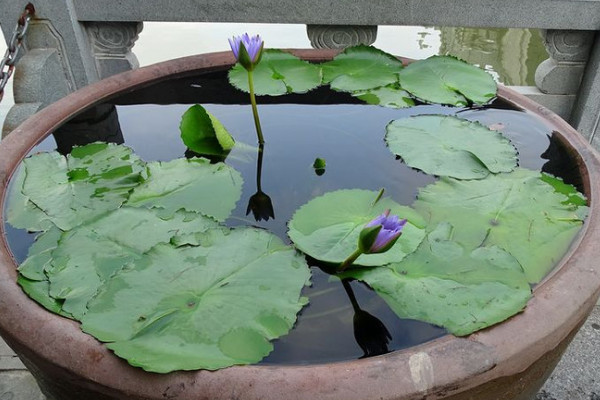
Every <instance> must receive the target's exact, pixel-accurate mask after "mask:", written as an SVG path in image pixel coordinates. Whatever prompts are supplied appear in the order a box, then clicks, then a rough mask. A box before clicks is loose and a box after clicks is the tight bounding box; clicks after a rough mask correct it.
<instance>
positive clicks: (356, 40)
mask: <svg viewBox="0 0 600 400" xmlns="http://www.w3.org/2000/svg"><path fill="white" fill-rule="evenodd" d="M306 33H307V34H308V38H309V39H310V45H311V46H312V47H313V48H315V49H344V48H346V47H349V46H356V45H358V44H366V45H371V44H373V43H374V42H375V39H377V26H349V25H307V26H306Z"/></svg>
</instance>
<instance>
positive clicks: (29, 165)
mask: <svg viewBox="0 0 600 400" xmlns="http://www.w3.org/2000/svg"><path fill="white" fill-rule="evenodd" d="M23 166H24V170H23V172H21V174H24V176H22V175H19V177H18V178H17V181H16V184H20V183H22V186H21V188H20V191H21V193H20V194H15V195H14V197H13V198H12V199H11V208H10V213H9V222H10V223H11V224H14V225H13V226H15V227H19V228H24V229H28V230H46V229H48V228H49V227H50V224H53V225H56V226H58V227H59V228H60V229H62V230H68V229H71V228H73V227H75V226H77V225H79V224H81V223H83V222H85V221H86V220H89V219H92V218H94V217H97V216H99V215H101V214H103V213H105V212H107V211H109V210H113V209H115V208H117V207H119V206H120V205H121V204H122V203H123V202H124V201H125V200H126V199H127V196H128V195H129V191H130V190H131V188H133V187H134V186H136V185H137V184H138V183H139V175H140V171H141V170H142V167H143V162H142V161H140V160H139V158H138V157H137V156H136V155H134V154H133V153H132V152H131V149H129V148H127V147H125V146H120V145H114V144H107V143H92V144H89V145H86V146H82V147H75V148H74V149H73V151H72V153H71V154H69V155H68V156H67V157H64V156H62V155H60V154H59V153H57V152H50V153H39V154H35V155H33V156H31V157H29V158H26V159H25V160H24V161H23ZM18 190H19V188H18V187H15V188H14V190H13V192H14V191H18ZM13 199H14V200H16V201H15V202H14V203H13V202H12V200H13ZM30 212H33V213H32V214H31V215H32V216H34V217H35V218H37V219H38V220H37V221H36V222H35V223H31V224H29V223H28V222H29V221H33V219H32V218H29V217H25V215H26V214H27V213H30ZM27 225H29V226H27Z"/></svg>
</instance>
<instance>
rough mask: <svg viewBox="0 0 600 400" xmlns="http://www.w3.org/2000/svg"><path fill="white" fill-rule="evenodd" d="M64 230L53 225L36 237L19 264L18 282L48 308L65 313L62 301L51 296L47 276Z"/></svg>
mask: <svg viewBox="0 0 600 400" xmlns="http://www.w3.org/2000/svg"><path fill="white" fill-rule="evenodd" d="M61 235H62V231H61V230H60V229H58V228H57V227H56V226H52V227H51V228H50V229H49V230H48V231H47V232H44V233H42V234H40V235H38V237H37V238H36V241H35V242H34V243H33V245H32V246H31V247H30V248H29V252H28V254H27V258H26V259H25V261H23V262H22V263H21V265H20V266H19V276H18V278H17V283H18V284H19V285H20V286H21V288H22V289H23V291H24V292H25V293H27V295H28V296H29V297H31V298H32V299H33V300H35V301H37V302H38V303H39V304H41V305H42V306H44V307H45V308H47V309H48V310H50V311H52V312H54V313H57V314H61V315H64V314H63V313H62V311H61V310H62V301H60V300H56V299H54V298H53V297H52V296H50V293H49V290H50V285H49V282H48V277H47V276H46V272H45V271H46V268H48V267H49V266H50V263H51V261H52V251H54V249H56V246H58V241H59V239H60V237H61Z"/></svg>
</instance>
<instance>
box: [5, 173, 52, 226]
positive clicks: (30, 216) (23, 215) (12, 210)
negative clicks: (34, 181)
mask: <svg viewBox="0 0 600 400" xmlns="http://www.w3.org/2000/svg"><path fill="white" fill-rule="evenodd" d="M25 175H26V173H25V165H24V164H21V166H20V167H19V169H18V170H17V171H16V172H15V175H14V176H13V178H12V180H11V184H10V190H9V191H8V198H7V202H6V218H7V221H8V223H10V224H11V225H12V226H13V227H15V228H19V229H27V230H28V231H30V232H43V231H47V230H48V229H50V228H52V227H53V226H55V225H54V224H53V223H52V222H51V221H50V220H48V218H47V216H46V214H44V211H42V209H41V208H39V207H38V206H36V205H35V204H34V203H33V202H31V201H30V200H29V197H27V196H25V195H24V194H23V191H22V190H23V183H24V182H25Z"/></svg>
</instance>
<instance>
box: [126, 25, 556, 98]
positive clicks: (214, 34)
mask: <svg viewBox="0 0 600 400" xmlns="http://www.w3.org/2000/svg"><path fill="white" fill-rule="evenodd" d="M165 32H169V34H168V35H166V34H165ZM243 32H248V33H258V34H260V35H261V36H262V37H263V38H264V39H265V47H267V48H310V41H309V39H308V37H307V34H306V26H305V25H299V24H285V25H283V24H232V23H180V22H145V23H144V29H143V30H142V32H141V33H140V37H139V39H138V40H137V41H136V44H135V46H134V48H133V52H134V53H135V54H136V56H137V57H138V59H139V61H140V65H149V64H153V63H156V62H159V61H164V60H168V59H172V58H176V57H182V56H186V55H193V54H200V53H206V52H213V51H226V50H229V44H228V43H227V38H229V37H231V36H233V35H239V34H241V33H243ZM373 45H374V46H375V47H377V48H379V49H382V50H384V51H386V52H388V53H390V54H394V55H397V56H403V57H408V58H413V59H423V58H427V57H430V56H432V55H435V54H441V55H448V54H449V55H453V56H456V57H459V58H462V59H464V60H465V61H467V62H468V63H470V64H475V65H478V66H480V67H482V68H484V69H485V70H487V71H489V72H490V73H491V74H492V75H494V77H496V79H497V80H498V81H499V82H501V83H503V84H505V85H517V86H534V85H535V82H534V74H535V69H536V68H537V66H538V65H539V63H540V62H542V61H543V60H545V59H546V58H548V54H547V52H546V49H545V48H544V44H543V41H542V37H541V35H540V32H539V30H537V29H517V28H497V29H491V28H489V29H486V28H465V27H458V28H456V27H425V26H387V25H385V26H384V25H382V26H379V27H378V30H377V39H376V41H375V43H374V44H373Z"/></svg>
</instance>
